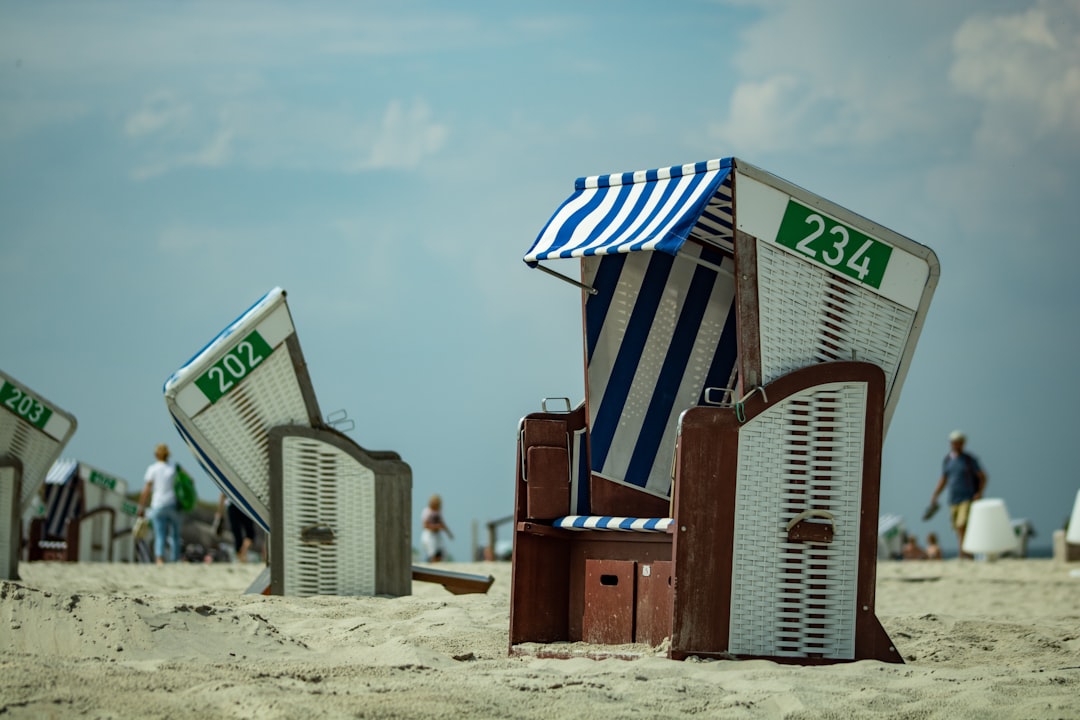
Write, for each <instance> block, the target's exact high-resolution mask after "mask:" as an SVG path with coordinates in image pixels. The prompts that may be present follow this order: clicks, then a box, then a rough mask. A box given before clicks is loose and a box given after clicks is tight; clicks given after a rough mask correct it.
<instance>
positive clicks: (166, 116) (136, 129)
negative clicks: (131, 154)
mask: <svg viewBox="0 0 1080 720" xmlns="http://www.w3.org/2000/svg"><path fill="white" fill-rule="evenodd" d="M190 119H191V106H190V105H189V104H187V103H185V102H181V101H180V100H179V99H178V98H177V97H176V95H175V94H174V93H172V92H170V91H167V90H161V91H158V92H156V93H153V94H152V95H150V96H149V97H147V98H146V99H145V100H144V101H143V104H142V107H140V108H139V109H138V110H136V111H135V112H134V113H132V114H131V115H129V116H128V119H127V121H125V123H124V132H125V133H126V134H127V135H128V136H129V137H135V138H138V137H143V136H146V135H151V134H154V133H158V132H162V131H167V130H170V129H180V128H183V127H184V126H185V125H187V124H188V122H190Z"/></svg>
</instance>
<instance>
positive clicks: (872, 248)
mask: <svg viewBox="0 0 1080 720" xmlns="http://www.w3.org/2000/svg"><path fill="white" fill-rule="evenodd" d="M776 242H777V243H779V244H780V245H783V246H784V247H789V248H791V249H792V250H794V251H795V252H797V253H799V254H801V255H805V256H807V257H809V258H811V259H813V260H815V261H816V262H819V263H821V264H822V265H827V266H828V267H831V268H833V269H834V270H836V271H837V272H841V273H843V274H845V275H847V276H849V277H853V278H855V279H856V280H858V281H859V282H861V283H864V284H866V285H869V286H870V287H874V288H880V287H881V278H883V277H884V276H885V268H886V267H888V265H889V258H890V257H892V247H891V246H889V245H886V244H885V243H883V242H879V241H877V240H875V239H874V238H872V237H870V236H869V235H863V234H862V233H861V232H859V231H858V230H856V229H854V228H850V227H848V226H847V225H844V224H843V223H840V222H837V221H836V220H833V219H832V218H830V217H826V216H824V215H821V214H819V213H817V212H815V211H814V210H812V209H811V208H808V207H806V206H805V205H801V204H799V203H797V202H795V201H794V200H789V201H788V206H787V211H785V212H784V219H783V221H782V222H781V223H780V230H779V232H777V234H776Z"/></svg>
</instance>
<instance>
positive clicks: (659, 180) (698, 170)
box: [525, 158, 732, 266]
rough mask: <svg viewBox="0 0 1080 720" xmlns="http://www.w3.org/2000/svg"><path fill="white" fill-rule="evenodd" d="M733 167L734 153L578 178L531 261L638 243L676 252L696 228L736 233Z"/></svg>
mask: <svg viewBox="0 0 1080 720" xmlns="http://www.w3.org/2000/svg"><path fill="white" fill-rule="evenodd" d="M731 167H732V160H731V158H724V159H722V160H708V161H706V162H699V163H695V164H692V165H676V166H674V167H670V168H660V169H658V170H640V171H638V172H632V173H619V174H615V175H598V176H594V177H586V178H578V180H577V181H576V182H575V183H574V194H573V195H571V196H570V197H569V198H568V199H567V200H566V202H564V203H563V204H562V205H561V206H560V207H559V209H558V210H557V211H556V212H555V214H554V215H553V216H552V217H551V219H550V220H548V223H547V225H545V226H544V229H543V230H542V231H541V232H540V235H539V237H537V238H536V242H534V243H533V245H532V247H531V248H529V251H528V252H527V253H526V254H525V262H526V263H528V264H529V265H531V266H535V265H536V264H537V263H539V262H540V261H541V260H551V259H554V258H574V257H587V256H590V255H613V254H616V253H628V252H633V251H637V250H659V251H661V252H665V253H668V254H669V255H675V254H677V253H678V252H679V250H680V249H681V248H682V246H683V244H684V243H686V241H687V239H688V238H689V237H690V236H691V234H693V235H694V236H695V237H697V238H699V239H701V240H703V241H706V242H716V241H717V240H718V239H721V238H722V239H726V240H728V241H730V238H731V184H730V183H725V180H727V179H728V176H729V175H730V174H731Z"/></svg>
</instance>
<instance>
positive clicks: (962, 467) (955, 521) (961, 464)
mask: <svg viewBox="0 0 1080 720" xmlns="http://www.w3.org/2000/svg"><path fill="white" fill-rule="evenodd" d="M966 440H967V438H966V437H965V436H964V433H962V432H960V431H959V430H953V431H952V433H950V434H949V445H950V447H951V449H950V451H949V454H948V455H946V456H945V460H944V461H943V462H942V466H941V479H940V480H938V484H937V487H936V488H934V495H933V497H931V498H930V505H931V506H932V507H933V506H936V505H937V499H938V496H939V495H941V492H942V490H944V489H945V488H948V489H949V507H950V508H951V509H952V526H953V529H954V530H956V538H957V540H958V541H959V542H960V548H961V550H960V557H970V556H969V555H966V554H965V553H964V551H963V547H964V531H965V530H967V521H968V512H969V511H970V510H971V503H972V502H974V501H975V500H978V499H979V498H981V497H982V494H983V490H984V489H985V488H986V473H984V472H983V469H982V467H980V466H979V461H978V460H977V459H976V458H975V456H974V455H972V454H971V453H966V452H964V442H965V441H966Z"/></svg>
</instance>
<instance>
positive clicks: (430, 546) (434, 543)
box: [420, 495, 454, 562]
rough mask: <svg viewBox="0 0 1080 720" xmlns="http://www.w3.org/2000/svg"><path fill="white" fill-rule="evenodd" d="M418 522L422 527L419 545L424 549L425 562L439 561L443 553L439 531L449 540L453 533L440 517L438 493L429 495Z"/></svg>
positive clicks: (440, 509)
mask: <svg viewBox="0 0 1080 720" xmlns="http://www.w3.org/2000/svg"><path fill="white" fill-rule="evenodd" d="M420 524H421V525H422V526H423V528H424V529H423V531H422V532H421V533H420V545H421V547H422V548H423V550H424V560H425V562H439V561H441V560H442V559H443V555H444V554H445V549H444V548H443V543H442V535H441V533H442V532H445V533H446V535H447V537H449V538H450V539H451V540H453V539H454V533H452V532H450V528H449V527H447V526H446V523H444V522H443V519H442V498H441V497H439V496H438V495H432V496H431V499H430V500H428V504H427V507H426V508H424V511H423V512H422V513H421V514H420Z"/></svg>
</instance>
